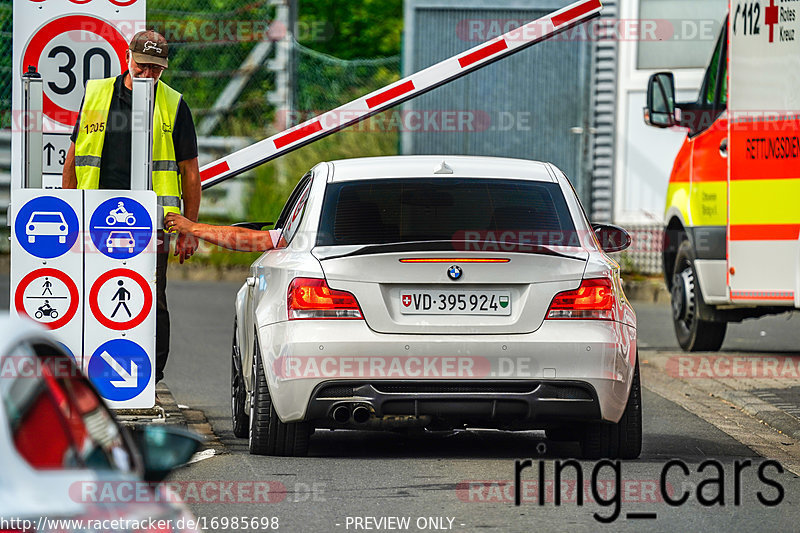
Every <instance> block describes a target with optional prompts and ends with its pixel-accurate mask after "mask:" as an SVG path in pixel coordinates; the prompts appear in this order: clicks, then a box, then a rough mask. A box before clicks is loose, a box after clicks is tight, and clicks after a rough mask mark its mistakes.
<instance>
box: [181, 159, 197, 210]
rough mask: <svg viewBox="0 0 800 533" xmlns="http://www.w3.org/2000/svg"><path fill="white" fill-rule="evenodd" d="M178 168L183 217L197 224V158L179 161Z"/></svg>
mask: <svg viewBox="0 0 800 533" xmlns="http://www.w3.org/2000/svg"><path fill="white" fill-rule="evenodd" d="M178 168H179V169H180V173H181V194H182V195H183V216H185V217H186V218H188V219H189V220H191V221H192V222H197V215H198V213H199V212H200V195H201V188H200V166H199V165H198V164H197V158H196V157H195V158H194V159H187V160H186V161H179V162H178Z"/></svg>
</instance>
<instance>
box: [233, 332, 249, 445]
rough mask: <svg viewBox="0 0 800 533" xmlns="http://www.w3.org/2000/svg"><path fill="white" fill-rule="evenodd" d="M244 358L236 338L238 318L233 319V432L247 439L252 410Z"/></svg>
mask: <svg viewBox="0 0 800 533" xmlns="http://www.w3.org/2000/svg"><path fill="white" fill-rule="evenodd" d="M241 365H242V359H241V356H240V354H239V344H238V342H237V340H236V320H234V321H233V342H232V344H231V425H232V426H233V434H234V435H235V436H237V437H239V438H240V439H245V438H247V437H248V435H249V434H250V412H249V409H248V406H247V404H246V403H245V402H246V401H247V391H246V390H245V387H244V376H243V375H242V372H241V368H242V366H241Z"/></svg>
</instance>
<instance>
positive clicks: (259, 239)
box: [164, 213, 275, 252]
mask: <svg viewBox="0 0 800 533" xmlns="http://www.w3.org/2000/svg"><path fill="white" fill-rule="evenodd" d="M164 226H165V228H166V229H167V230H169V231H176V232H178V233H180V235H181V237H183V236H188V235H193V236H195V237H198V238H200V239H203V240H204V241H207V242H210V243H212V244H217V245H219V246H222V247H223V248H227V249H229V250H236V251H239V252H264V251H266V250H271V249H272V248H274V247H275V245H274V244H273V242H272V237H271V236H270V232H268V231H258V230H252V229H249V228H240V227H236V226H214V225H211V224H201V223H199V222H193V221H191V220H189V219H188V218H186V217H183V216H181V215H177V214H175V213H167V216H166V218H165V221H164Z"/></svg>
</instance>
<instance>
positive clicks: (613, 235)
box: [592, 224, 631, 253]
mask: <svg viewBox="0 0 800 533" xmlns="http://www.w3.org/2000/svg"><path fill="white" fill-rule="evenodd" d="M592 228H593V229H594V234H595V235H596V236H597V240H598V241H600V247H601V248H602V249H603V251H604V252H608V253H611V252H621V251H622V250H625V249H626V248H628V246H630V245H631V235H630V233H628V232H627V231H625V230H624V229H623V228H621V227H619V226H615V225H613V224H592Z"/></svg>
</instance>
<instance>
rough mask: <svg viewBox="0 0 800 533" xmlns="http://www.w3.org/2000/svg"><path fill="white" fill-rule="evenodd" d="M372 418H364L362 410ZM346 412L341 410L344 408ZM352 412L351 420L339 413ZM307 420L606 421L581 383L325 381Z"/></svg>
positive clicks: (354, 423)
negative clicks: (361, 413) (338, 415)
mask: <svg viewBox="0 0 800 533" xmlns="http://www.w3.org/2000/svg"><path fill="white" fill-rule="evenodd" d="M359 407H361V408H365V409H366V411H364V413H369V419H368V420H364V419H362V420H359V416H358V415H357V414H356V412H357V408H359ZM340 410H341V411H340ZM341 413H346V414H347V415H348V416H347V418H346V419H339V418H338V417H337V416H336V415H337V414H341ZM306 419H307V420H311V421H314V425H315V426H316V427H332V428H336V427H349V428H370V427H377V428H381V427H392V426H403V425H430V424H431V423H432V422H433V421H436V423H439V424H441V423H447V424H448V425H450V426H460V425H473V426H477V427H497V428H510V429H514V428H517V429H524V428H530V427H542V428H544V427H549V426H555V425H560V424H564V423H565V422H576V421H586V420H600V419H601V416H600V405H599V402H598V399H597V393H596V391H595V389H594V387H592V386H591V385H589V384H587V383H583V382H578V381H536V380H526V381H516V380H503V381H460V380H453V381H444V382H442V381H431V380H420V381H401V382H397V381H375V382H372V383H365V382H343V381H333V382H324V383H321V384H320V385H318V386H317V387H316V388H315V389H314V392H313V393H312V395H311V399H310V400H309V404H308V409H307V411H306Z"/></svg>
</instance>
